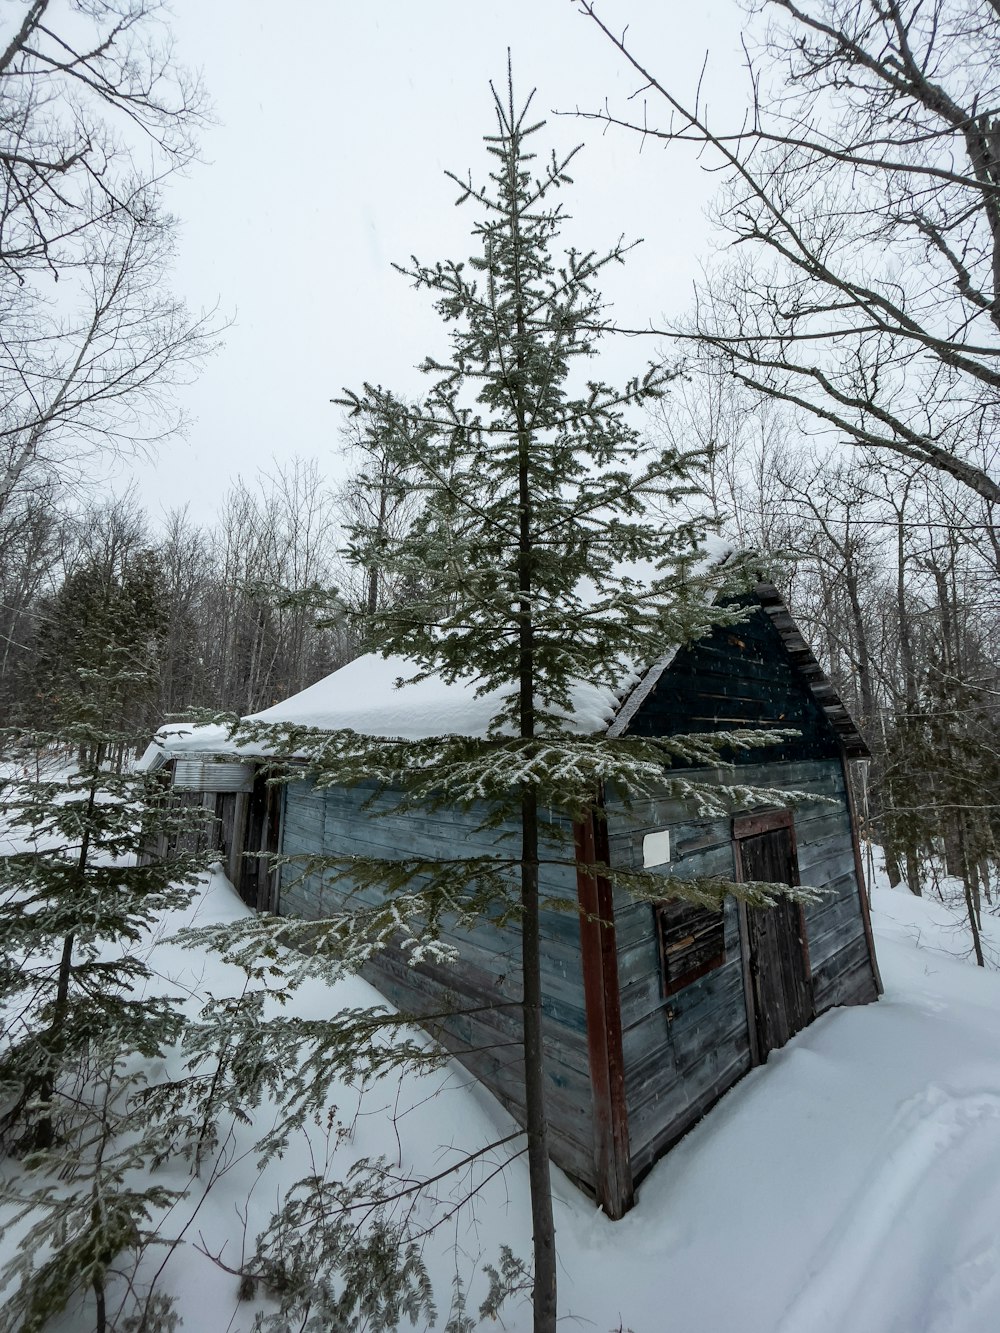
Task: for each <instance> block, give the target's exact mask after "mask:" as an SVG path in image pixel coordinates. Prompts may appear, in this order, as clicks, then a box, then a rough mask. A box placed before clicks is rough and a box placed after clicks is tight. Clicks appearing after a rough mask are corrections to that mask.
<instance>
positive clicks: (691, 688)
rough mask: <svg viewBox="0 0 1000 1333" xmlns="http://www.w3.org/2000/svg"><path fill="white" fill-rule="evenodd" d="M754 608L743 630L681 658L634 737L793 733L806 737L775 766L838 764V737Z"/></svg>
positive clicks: (788, 746)
mask: <svg viewBox="0 0 1000 1333" xmlns="http://www.w3.org/2000/svg"><path fill="white" fill-rule="evenodd" d="M748 601H753V602H754V603H755V609H754V610H753V611H751V613H750V615H749V616H748V618H747V619H746V620H745V621H743V622H742V624H739V625H733V626H729V627H728V628H726V627H721V626H719V627H716V628H715V629H714V630H713V631H712V632H711V634H709V635H707V636H706V637H705V638H704V639H700V640H698V642H697V643H694V644H689V645H687V646H686V647H683V648H681V649H680V650H679V651H678V653H677V655H676V656H675V657H674V659H673V661H672V662H671V664H670V667H669V669H668V670H667V671H666V672H664V674H663V675H662V676H661V677H660V679H659V680H658V682H657V683H656V685H655V687H654V689H653V690H652V692H651V693H650V695H649V696H648V698H646V699H645V701H644V702H643V704H642V706H641V707H640V708H639V710H638V711H637V713H636V715H635V717H634V718H633V719H632V720H631V722H630V723H629V727H628V731H629V733H630V734H631V735H633V736H674V735H678V734H681V733H683V732H693V731H726V730H729V729H731V728H738V727H750V728H753V729H756V730H764V731H772V730H775V729H777V728H794V729H795V730H797V731H799V732H800V733H801V735H800V736H798V737H796V738H794V739H791V740H787V741H783V742H781V743H780V744H779V745H776V746H775V747H774V748H773V749H769V751H768V758H769V759H770V760H775V759H778V760H786V761H796V760H803V759H833V758H835V757H837V756H838V755H839V753H840V750H839V740H838V737H837V733H836V731H835V730H834V727H833V725H832V724H831V722H830V720H829V718H828V717H827V715H826V713H825V712H824V710H823V708H822V707H821V706H820V704H819V703H818V702H817V700H816V698H815V696H814V695H813V693H812V691H811V690H810V688H809V684H808V681H807V680H806V679H805V677H804V676H803V674H802V672H801V671H800V670H799V668H798V667H797V666H796V664H795V663H794V662H793V661H792V659H791V658H790V656H789V654H788V651H787V650H786V648H785V645H784V643H783V641H782V638H781V635H780V634H779V632H778V630H777V629H776V628H775V626H774V623H773V621H772V619H771V617H770V616H769V615H768V614H767V613H766V612H765V611H764V609H763V607H762V606H761V605H760V604H759V602H758V601H757V599H756V598H748ZM758 753H759V752H758ZM734 757H735V758H738V759H744V758H749V757H750V756H749V755H748V754H738V755H735V756H734ZM683 766H684V765H683V763H678V767H683Z"/></svg>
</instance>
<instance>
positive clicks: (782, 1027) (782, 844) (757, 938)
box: [733, 811, 813, 1061]
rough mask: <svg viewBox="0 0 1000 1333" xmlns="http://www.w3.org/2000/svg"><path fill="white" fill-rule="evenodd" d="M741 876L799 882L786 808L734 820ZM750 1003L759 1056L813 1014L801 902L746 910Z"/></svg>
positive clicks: (778, 1044)
mask: <svg viewBox="0 0 1000 1333" xmlns="http://www.w3.org/2000/svg"><path fill="white" fill-rule="evenodd" d="M733 834H734V838H735V841H736V856H737V870H738V873H739V877H740V879H741V880H754V879H755V880H766V881H768V882H770V883H773V884H798V883H799V870H798V860H797V858H796V854H795V833H794V829H793V826H792V819H791V815H790V814H789V812H788V811H778V812H775V813H774V814H773V815H756V816H748V817H747V818H745V819H742V820H736V821H734V827H733ZM744 930H745V951H746V958H745V964H746V967H747V969H748V977H747V1002H748V1004H747V1007H748V1010H750V1011H751V1012H750V1013H749V1014H748V1018H749V1021H750V1023H751V1027H752V1029H753V1036H754V1037H755V1040H754V1041H752V1043H751V1045H752V1046H754V1047H755V1048H756V1050H755V1057H756V1059H757V1061H763V1060H766V1059H767V1055H768V1052H769V1051H775V1050H778V1049H779V1048H780V1047H782V1046H784V1044H785V1042H786V1041H788V1040H789V1038H790V1037H794V1035H795V1034H796V1032H799V1031H800V1030H801V1029H802V1028H804V1027H805V1026H806V1024H807V1023H808V1022H809V1021H810V1020H811V1018H812V1016H813V996H812V978H811V975H810V971H809V949H808V945H807V943H806V931H805V918H804V916H803V912H802V908H801V907H800V906H799V904H798V903H794V902H791V901H790V900H789V899H787V898H782V899H780V901H779V902H778V904H777V905H776V906H775V907H770V908H748V909H747V910H746V912H745V915H744Z"/></svg>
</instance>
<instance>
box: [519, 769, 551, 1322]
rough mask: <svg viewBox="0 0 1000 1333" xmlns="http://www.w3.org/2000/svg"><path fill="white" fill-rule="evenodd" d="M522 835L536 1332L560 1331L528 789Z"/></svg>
mask: <svg viewBox="0 0 1000 1333" xmlns="http://www.w3.org/2000/svg"><path fill="white" fill-rule="evenodd" d="M521 832H522V846H521V966H522V968H523V972H524V999H523V1002H522V1014H523V1024H524V1093H525V1110H526V1113H527V1131H528V1180H529V1182H530V1185H531V1226H532V1245H533V1249H534V1290H533V1307H534V1333H555V1327H556V1245H555V1223H554V1221H553V1217H552V1186H551V1180H550V1178H549V1127H548V1119H547V1117H546V1114H545V1063H544V1054H543V1050H542V972H541V960H540V951H539V939H538V799H537V796H536V795H535V792H534V790H533V789H532V790H526V791H525V792H524V795H523V797H522V800H521Z"/></svg>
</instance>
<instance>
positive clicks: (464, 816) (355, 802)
mask: <svg viewBox="0 0 1000 1333" xmlns="http://www.w3.org/2000/svg"><path fill="white" fill-rule="evenodd" d="M370 796H371V792H370V790H365V789H363V788H356V789H345V788H339V787H331V788H325V789H321V788H317V787H315V786H314V785H313V784H312V783H311V782H308V781H303V782H295V783H291V784H290V785H289V786H288V788H287V791H286V796H285V814H284V828H283V838H282V841H283V846H282V852H283V854H284V855H286V856H308V855H310V854H315V853H317V852H326V853H329V854H356V855H363V856H378V857H390V858H391V857H403V856H413V855H416V856H427V857H442V856H452V855H460V856H475V855H477V854H482V853H487V854H496V853H497V852H498V851H501V850H503V847H502V844H501V843H499V842H498V837H499V835H498V833H497V832H496V830H478V829H477V828H476V823H477V821H476V818H475V816H474V815H473V814H470V813H466V812H463V811H461V810H453V811H442V810H438V811H433V812H427V811H414V810H412V809H410V810H408V811H405V812H404V811H395V812H394V811H393V808H392V807H393V801H392V799H391V797H389V796H383V797H381V798H379V799H378V800H377V801H376V802H375V803H374V805H373V806H372V808H370V809H362V806H363V805H364V803H365V802H366V801H367V800H368V799H369V798H370ZM507 837H508V838H509V840H510V842H509V847H510V849H511V851H512V852H513V854H514V855H516V854H517V850H518V845H519V832H518V833H517V834H515V833H514V831H513V829H511V830H510V832H509V833H508V834H507ZM572 848H573V844H572V839H570V841H569V844H568V848H567V847H566V846H561V847H560V846H559V845H558V844H555V845H554V847H553V848H550V850H551V851H552V852H553V854H554V856H557V857H559V856H561V857H562V858H568V859H569V860H570V861H572V858H573V850H572ZM543 854H544V853H543ZM540 880H541V883H540V888H541V893H542V898H543V903H544V900H545V899H546V898H548V899H553V898H561V899H569V900H571V901H574V900H575V899H576V891H577V890H576V874H575V870H574V868H573V867H572V866H571V865H564V866H559V865H553V864H547V865H543V866H542V868H541V872H540ZM517 892H518V890H517V885H516V882H514V881H512V893H514V895H515V896H516V895H517ZM343 893H344V886H343V885H331V884H330V883H329V882H324V880H323V877H322V876H321V875H319V874H313V875H309V876H307V877H303V876H302V873H301V871H300V870H299V869H297V868H296V867H294V866H284V867H282V870H281V885H280V897H279V911H280V912H282V913H283V914H285V915H293V916H297V917H302V918H305V919H316V918H318V917H322V916H325V915H328V914H330V913H332V912H334V911H336V910H337V908H338V907H339V905H340V903H341V902H342V899H343ZM541 934H542V940H541V947H542V967H543V996H544V999H543V1003H544V1026H545V1060H546V1076H547V1087H546V1096H547V1104H548V1111H549V1120H550V1128H551V1133H552V1144H553V1148H552V1156H553V1159H554V1160H555V1161H556V1163H557V1164H558V1165H560V1166H562V1167H563V1168H564V1169H565V1170H566V1171H568V1172H569V1173H570V1174H571V1175H572V1176H574V1177H576V1178H577V1179H579V1180H581V1181H583V1182H585V1183H587V1184H589V1185H591V1186H593V1185H594V1183H595V1165H594V1143H593V1114H592V1101H591V1086H590V1070H589V1063H588V1056H587V1032H586V1016H585V1007H584V992H583V978H582V973H581V969H580V926H579V917H578V914H577V913H576V912H575V911H562V910H548V911H546V910H543V911H542V913H541ZM444 938H445V939H446V940H447V941H448V942H449V943H451V944H453V945H454V946H455V948H456V949H457V951H458V955H459V957H458V961H457V962H455V963H447V964H445V963H438V964H431V963H423V964H419V965H417V966H411V965H409V964H408V963H407V962H406V960H405V958H404V956H403V954H402V953H401V952H400V951H399V950H397V949H392V950H389V951H387V952H386V953H385V954H384V955H382V956H380V958H379V959H377V960H376V961H374V962H372V964H371V965H370V966H369V967H368V969H367V970H366V972H365V975H366V977H367V978H368V980H369V981H371V982H372V984H373V985H375V986H376V987H377V988H378V989H379V990H380V991H381V993H382V994H383V995H385V996H386V998H387V999H388V1000H390V1001H391V1002H392V1003H393V1004H394V1005H396V1006H397V1007H398V1008H399V1009H401V1010H405V1011H407V1012H412V1013H417V1014H428V1013H431V1012H433V1013H437V1012H439V1011H441V1010H447V1009H449V1008H454V1009H459V1010H461V1009H466V1010H470V1009H476V1010H478V1012H476V1013H466V1014H456V1015H455V1016H453V1017H449V1018H445V1019H443V1020H441V1023H440V1028H438V1026H437V1025H436V1024H434V1025H430V1026H431V1027H432V1030H433V1031H434V1032H435V1035H436V1036H438V1037H439V1039H440V1040H441V1041H442V1043H443V1044H444V1045H445V1046H446V1047H447V1048H448V1049H449V1050H451V1051H452V1052H453V1053H454V1054H455V1056H456V1057H457V1058H458V1059H459V1060H460V1061H461V1063H462V1064H463V1065H465V1066H466V1067H467V1068H468V1069H470V1070H471V1071H472V1072H473V1073H474V1074H475V1076H476V1077H477V1078H478V1079H479V1080H480V1081H481V1082H482V1083H483V1084H484V1085H485V1086H486V1087H487V1088H489V1089H490V1090H491V1091H492V1092H493V1093H494V1094H495V1095H496V1096H497V1097H498V1098H499V1099H500V1101H501V1102H503V1103H504V1105H506V1106H507V1107H508V1108H509V1109H510V1110H511V1111H512V1112H513V1114H514V1115H515V1117H516V1118H517V1119H519V1120H520V1122H521V1123H523V1122H524V1077H523V1070H522V1063H521V1061H522V1056H521V1012H520V1009H519V1008H518V1007H517V1006H516V1002H517V1001H518V1000H519V999H520V995H521V965H520V932H519V931H518V930H516V929H509V928H502V927H498V926H497V925H495V924H492V923H489V922H482V923H480V924H479V925H478V926H477V928H476V930H475V933H474V935H469V934H468V933H467V932H462V931H456V930H451V931H448V932H446V934H445V936H444Z"/></svg>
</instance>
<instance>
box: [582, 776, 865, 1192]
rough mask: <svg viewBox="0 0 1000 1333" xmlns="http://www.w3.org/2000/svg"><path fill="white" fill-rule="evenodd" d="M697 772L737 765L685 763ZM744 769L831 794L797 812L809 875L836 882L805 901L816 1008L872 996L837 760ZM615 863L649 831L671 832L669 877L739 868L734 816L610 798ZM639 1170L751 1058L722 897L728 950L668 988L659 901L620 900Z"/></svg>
mask: <svg viewBox="0 0 1000 1333" xmlns="http://www.w3.org/2000/svg"><path fill="white" fill-rule="evenodd" d="M685 777H687V778H689V779H691V780H693V781H708V782H717V783H724V782H726V781H727V780H728V781H730V782H731V781H733V775H732V774H731V773H728V772H726V771H718V770H712V771H707V770H689V771H686V772H685ZM738 780H739V781H740V782H745V783H748V784H753V785H755V786H762V787H772V788H774V787H776V788H780V789H785V790H795V791H799V792H802V793H805V794H806V795H807V796H812V797H827V798H830V799H832V800H833V802H834V804H832V805H831V804H827V803H825V802H820V801H819V800H815V799H813V800H806V801H805V802H804V803H802V804H799V805H797V806H796V808H795V811H794V819H795V830H796V838H797V843H798V856H799V869H800V875H801V880H802V883H803V884H807V885H812V886H814V887H816V888H823V889H827V890H829V892H828V894H827V895H826V896H824V897H823V898H822V899H821V901H820V902H819V903H817V904H814V905H811V906H809V907H807V908H806V930H807V936H808V942H809V953H810V960H811V963H812V971H813V983H814V995H815V1003H816V1012H817V1013H821V1012H822V1011H823V1010H824V1009H827V1008H829V1007H830V1006H831V1005H833V1004H844V1003H857V1002H860V1001H864V1000H869V999H873V998H874V995H875V991H874V982H873V980H872V974H871V967H870V964H869V963H868V954H867V947H866V942H865V935H864V927H863V923H862V919H861V911H860V905H859V900H858V887H857V881H856V878H855V871H854V861H853V850H852V846H851V837H850V822H849V816H848V812H847V802H846V796H845V792H844V780H843V771H842V768H841V764H840V760H839V759H823V760H799V761H796V762H768V763H754V764H740V766H739V769H738ZM608 825H609V833H610V847H611V863H612V865H614V866H623V867H633V868H635V867H641V866H642V844H643V838H644V837H645V836H646V834H648V833H651V832H654V831H657V830H659V829H663V828H669V829H670V831H671V847H672V853H673V860H672V861H671V863H670V864H669V865H667V866H664V867H662V873H663V877H664V892H665V895H669V891H670V890H669V880H670V878H671V877H672V876H677V877H678V878H690V877H692V876H696V875H724V876H726V877H729V878H732V877H733V875H734V873H735V865H734V854H733V845H732V838H731V821H730V819H728V818H724V819H692V818H691V817H690V814H689V813H688V812H687V811H686V810H685V808H684V807H683V805H681V804H680V803H678V802H676V801H668V800H658V801H657V800H652V801H647V802H643V803H640V804H638V805H636V806H635V807H634V808H633V809H632V811H630V812H626V811H625V810H624V809H623V808H622V807H621V806H620V805H618V804H615V803H613V802H612V803H609V809H608ZM615 920H616V933H617V939H618V966H619V978H620V984H621V1005H622V1026H623V1041H624V1048H625V1086H626V1102H627V1106H628V1118H629V1137H630V1142H631V1147H632V1169H633V1172H634V1173H636V1174H641V1172H642V1171H644V1170H645V1169H646V1168H648V1167H649V1166H650V1165H652V1163H653V1162H654V1161H655V1160H656V1158H657V1157H659V1156H660V1154H661V1153H662V1152H663V1151H665V1149H666V1148H667V1147H669V1146H670V1144H671V1143H673V1142H674V1141H675V1140H676V1139H677V1138H678V1137H680V1135H681V1134H682V1133H683V1132H684V1131H685V1130H686V1129H688V1128H689V1127H690V1126H691V1125H692V1124H693V1123H694V1122H695V1121H696V1120H697V1119H698V1118H699V1117H700V1116H701V1115H703V1114H704V1112H705V1111H706V1110H707V1109H708V1107H710V1106H711V1105H712V1103H713V1102H714V1101H715V1100H716V1099H717V1098H718V1097H719V1096H721V1095H722V1093H724V1092H725V1091H726V1090H727V1089H728V1088H729V1087H731V1086H732V1084H733V1083H735V1082H736V1080H737V1079H738V1078H740V1077H741V1076H742V1075H743V1074H744V1073H746V1072H747V1070H748V1069H749V1068H750V1043H749V1033H748V1029H747V1016H746V1003H745V997H744V990H743V970H742V963H741V958H740V942H739V922H738V912H737V908H736V903H735V902H734V901H732V900H730V901H729V902H727V904H726V912H725V945H726V953H725V957H726V961H725V963H724V964H723V966H722V967H720V968H717V969H716V970H715V971H713V972H710V973H708V974H707V975H706V976H703V977H700V978H699V979H698V980H696V981H694V982H692V984H691V985H689V986H686V987H684V988H683V989H682V990H680V991H678V992H676V993H675V994H673V995H671V996H669V997H668V996H665V995H664V987H663V980H662V969H661V963H660V958H659V952H658V947H657V938H656V929H655V922H654V914H653V908H652V906H651V905H650V904H648V903H637V902H634V901H633V900H631V899H630V898H628V897H627V895H624V894H621V893H619V895H618V896H617V897H616V902H615Z"/></svg>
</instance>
